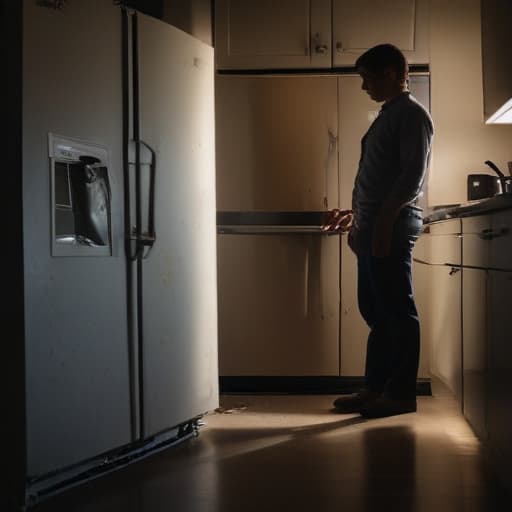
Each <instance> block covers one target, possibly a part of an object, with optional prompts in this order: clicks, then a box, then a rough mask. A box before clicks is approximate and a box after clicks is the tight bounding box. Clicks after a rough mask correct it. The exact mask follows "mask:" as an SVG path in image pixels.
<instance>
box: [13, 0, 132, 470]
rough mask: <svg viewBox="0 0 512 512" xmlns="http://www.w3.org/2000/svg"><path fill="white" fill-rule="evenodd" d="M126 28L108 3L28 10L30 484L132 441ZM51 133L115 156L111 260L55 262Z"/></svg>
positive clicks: (26, 253)
mask: <svg viewBox="0 0 512 512" xmlns="http://www.w3.org/2000/svg"><path fill="white" fill-rule="evenodd" d="M91 13H94V19H92V18H91V15H92V14H91ZM120 21H121V20H120V13H119V8H118V7H115V6H114V5H112V2H106V1H104V0H93V1H89V0H87V1H85V0H80V1H75V2H69V3H68V4H66V6H65V8H64V9H63V10H62V11H56V10H54V9H49V8H44V7H41V6H39V5H37V3H36V2H24V24H25V25H24V57H23V58H24V67H23V72H24V90H23V181H24V184H23V187H24V189H23V203H24V246H25V251H24V259H25V297H26V300H25V308H26V372H27V378H26V386H27V396H26V403H27V405H26V410H27V446H28V474H29V476H34V475H39V474H44V473H47V472H50V471H53V470H57V469H60V468H63V467H65V466H69V465H71V464H74V463H77V462H80V461H82V460H84V459H87V458H90V457H93V456H96V455H99V454H101V453H103V452H105V451H107V450H110V449H114V448H116V447H119V446H121V445H124V444H127V443H129V442H130V441H131V434H130V396H129V389H130V386H129V383H130V374H129V352H128V341H127V314H126V280H125V272H126V264H125V256H124V248H123V239H124V226H123V213H122V207H123V175H122V155H121V148H122V141H121V138H122V102H121V26H120ZM49 132H52V133H57V134H60V135H62V136H66V137H70V138H76V139H80V140H84V141H89V142H91V143H95V144H100V145H103V146H105V147H106V148H107V150H108V154H109V166H108V172H109V179H110V187H111V235H112V236H111V238H112V240H111V247H112V256H98V257H77V256H72V257H54V256H52V255H51V250H52V241H51V233H52V226H51V221H52V207H51V202H50V198H51V196H52V190H51V186H50V184H51V180H50V163H49V149H48V133H49Z"/></svg>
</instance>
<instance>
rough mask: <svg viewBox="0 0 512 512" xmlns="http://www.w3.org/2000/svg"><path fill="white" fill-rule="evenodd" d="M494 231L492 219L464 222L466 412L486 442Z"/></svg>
mask: <svg viewBox="0 0 512 512" xmlns="http://www.w3.org/2000/svg"><path fill="white" fill-rule="evenodd" d="M490 229H491V216H490V215H481V216H478V217H469V218H466V219H463V220H462V233H463V238H462V255H463V259H462V261H463V265H464V268H463V270H462V333H463V338H462V368H463V402H462V408H463V413H464V416H465V417H466V419H467V420H468V422H469V423H470V424H471V426H472V427H473V430H474V431H475V433H476V434H477V435H478V437H479V438H480V439H482V440H483V439H485V438H486V437H487V427H486V411H487V373H488V368H487V366H488V365H487V353H488V336H487V327H488V318H487V317H488V315H487V290H488V275H489V274H488V270H487V268H488V267H489V264H490V249H491V240H490V239H488V237H487V233H488V232H489V231H490ZM470 267H474V268H470Z"/></svg>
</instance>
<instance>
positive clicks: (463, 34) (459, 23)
mask: <svg viewBox="0 0 512 512" xmlns="http://www.w3.org/2000/svg"><path fill="white" fill-rule="evenodd" d="M430 31H431V33H430V41H431V44H430V52H431V92H432V103H431V105H432V116H433V118H434V123H435V128H436V133H435V140H434V149H433V160H432V166H431V172H430V180H429V205H430V206H433V205H439V204H451V203H461V202H465V201H466V176H467V175H468V174H470V173H474V172H478V173H479V172H482V171H484V172H486V173H488V174H492V171H490V170H489V168H488V167H487V166H486V165H484V161H485V160H492V161H493V162H495V163H496V164H497V165H498V167H500V168H501V169H502V170H503V172H506V170H507V161H509V160H512V144H511V142H512V126H508V125H502V126H499V125H494V126H493V125H485V124H484V122H483V92H482V61H481V54H482V52H481V29H480V0H451V1H450V2H446V0H431V17H430Z"/></svg>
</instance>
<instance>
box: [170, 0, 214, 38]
mask: <svg viewBox="0 0 512 512" xmlns="http://www.w3.org/2000/svg"><path fill="white" fill-rule="evenodd" d="M163 19H164V20H165V21H167V22H168V23H170V24H171V25H174V26H175V27H178V28H180V29H181V30H184V31H185V32H188V33H189V34H192V35H193V36H194V37H197V38H198V39H200V40H201V41H203V43H206V44H209V45H211V46H213V39H212V12H211V1H210V0H163Z"/></svg>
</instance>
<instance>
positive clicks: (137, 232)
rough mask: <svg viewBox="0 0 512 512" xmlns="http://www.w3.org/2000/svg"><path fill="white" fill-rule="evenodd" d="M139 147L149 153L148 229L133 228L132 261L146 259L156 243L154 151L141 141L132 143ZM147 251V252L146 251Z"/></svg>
mask: <svg viewBox="0 0 512 512" xmlns="http://www.w3.org/2000/svg"><path fill="white" fill-rule="evenodd" d="M133 142H134V143H135V144H137V145H139V146H144V147H145V148H146V149H147V150H148V151H149V152H150V153H151V163H150V164H149V200H148V209H149V211H148V227H147V231H145V232H144V231H142V230H141V227H140V225H139V226H138V229H137V228H134V229H133V231H132V233H131V235H130V239H131V240H133V241H135V242H136V251H135V255H134V256H133V260H137V259H139V258H142V259H146V258H147V257H148V256H149V253H150V252H151V249H152V248H153V245H154V243H155V241H156V233H155V181H156V180H155V178H156V151H155V150H154V149H153V148H152V147H151V146H150V145H149V144H147V143H146V142H144V141H142V140H135V141H133ZM146 249H147V250H146Z"/></svg>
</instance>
